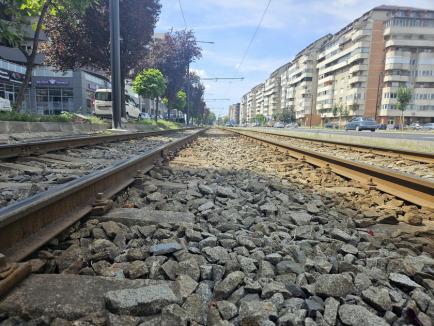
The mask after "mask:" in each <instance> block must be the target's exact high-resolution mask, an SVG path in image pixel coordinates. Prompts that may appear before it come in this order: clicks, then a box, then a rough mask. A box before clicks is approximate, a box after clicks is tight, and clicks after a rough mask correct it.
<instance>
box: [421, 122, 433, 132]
mask: <svg viewBox="0 0 434 326" xmlns="http://www.w3.org/2000/svg"><path fill="white" fill-rule="evenodd" d="M422 129H423V130H434V123H433V122H430V123H425V124H424V125H423V126H422Z"/></svg>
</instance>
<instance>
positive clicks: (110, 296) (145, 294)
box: [105, 284, 179, 316]
mask: <svg viewBox="0 0 434 326" xmlns="http://www.w3.org/2000/svg"><path fill="white" fill-rule="evenodd" d="M105 300H106V305H107V308H108V310H109V311H111V312H113V313H116V314H120V315H135V316H141V315H145V316H149V315H153V314H156V313H159V312H160V311H161V310H162V309H163V307H165V306H167V305H168V304H171V303H178V302H179V299H178V298H177V296H176V295H175V293H174V292H173V291H172V289H171V288H170V287H169V286H168V285H166V284H161V285H149V286H145V287H141V288H137V289H123V290H117V291H109V292H107V293H106V294H105Z"/></svg>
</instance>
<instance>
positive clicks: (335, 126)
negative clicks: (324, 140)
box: [324, 122, 339, 129]
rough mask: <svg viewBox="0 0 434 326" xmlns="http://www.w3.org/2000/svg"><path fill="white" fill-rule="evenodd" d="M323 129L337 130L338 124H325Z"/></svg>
mask: <svg viewBox="0 0 434 326" xmlns="http://www.w3.org/2000/svg"><path fill="white" fill-rule="evenodd" d="M324 127H326V128H331V129H338V128H339V124H337V123H336V122H327V123H326V124H325V125H324Z"/></svg>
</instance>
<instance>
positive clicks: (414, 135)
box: [267, 128, 434, 141]
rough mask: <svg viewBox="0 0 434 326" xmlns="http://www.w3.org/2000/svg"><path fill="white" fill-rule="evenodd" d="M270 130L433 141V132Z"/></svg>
mask: <svg viewBox="0 0 434 326" xmlns="http://www.w3.org/2000/svg"><path fill="white" fill-rule="evenodd" d="M267 129H270V130H288V131H291V132H312V133H319V134H332V135H333V134H334V135H351V136H363V137H374V138H393V139H408V140H422V141H434V133H433V132H426V133H425V132H424V133H422V132H411V131H404V132H402V133H401V132H393V131H375V132H371V131H351V130H349V131H344V130H332V129H330V130H329V129H309V128H295V129H294V128H291V129H279V128H267Z"/></svg>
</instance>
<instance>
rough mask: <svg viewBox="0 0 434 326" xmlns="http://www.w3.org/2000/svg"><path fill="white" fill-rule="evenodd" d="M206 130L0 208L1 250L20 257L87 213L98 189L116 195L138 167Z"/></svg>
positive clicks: (14, 258) (143, 168) (106, 195)
mask: <svg viewBox="0 0 434 326" xmlns="http://www.w3.org/2000/svg"><path fill="white" fill-rule="evenodd" d="M204 131H205V129H200V130H198V131H197V132H194V133H192V134H190V135H187V136H185V137H183V138H180V139H178V140H175V141H173V142H170V143H169V144H166V145H163V146H160V147H158V148H156V149H154V150H152V151H151V152H148V153H146V154H142V155H138V156H135V157H133V158H131V159H127V160H123V161H121V162H119V163H118V164H116V165H114V166H110V167H107V168H105V169H103V170H101V171H96V172H93V173H91V174H89V175H87V176H85V177H82V178H79V179H77V180H74V181H71V182H69V183H66V184H64V185H62V186H59V187H56V188H52V189H50V190H48V191H46V192H43V193H40V194H37V195H35V196H33V197H30V198H27V199H24V200H22V201H19V202H17V203H15V204H12V205H9V206H7V207H5V208H2V209H0V253H3V254H4V255H5V256H6V259H7V261H9V262H19V261H21V260H22V259H24V258H25V257H27V256H29V255H30V254H31V253H32V252H34V251H35V250H37V249H38V248H40V247H41V246H43V245H44V244H45V243H47V242H48V241H49V240H50V239H52V238H53V237H55V236H56V235H58V234H60V233H61V232H62V231H64V230H65V229H67V228H68V227H70V226H71V225H73V224H74V223H75V222H77V221H78V220H80V219H81V218H82V217H84V216H85V215H87V214H88V213H89V212H90V211H91V210H92V208H93V204H94V203H95V201H96V199H97V194H98V193H103V194H104V198H105V199H108V198H110V197H113V196H114V195H115V194H116V193H118V192H119V191H121V190H123V189H124V188H126V187H127V186H128V185H130V184H131V183H132V182H133V181H134V178H135V176H136V175H137V172H138V171H148V170H150V169H152V167H153V166H154V164H155V163H156V162H158V161H160V160H161V159H162V158H163V157H164V156H165V155H166V154H167V153H169V152H172V151H175V150H176V149H178V148H181V147H183V146H184V145H186V144H188V143H189V142H191V141H192V140H194V139H195V138H196V137H198V135H199V134H201V133H202V132H204Z"/></svg>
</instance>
